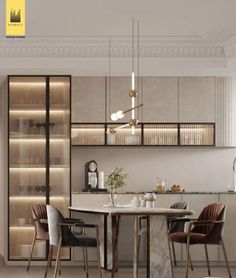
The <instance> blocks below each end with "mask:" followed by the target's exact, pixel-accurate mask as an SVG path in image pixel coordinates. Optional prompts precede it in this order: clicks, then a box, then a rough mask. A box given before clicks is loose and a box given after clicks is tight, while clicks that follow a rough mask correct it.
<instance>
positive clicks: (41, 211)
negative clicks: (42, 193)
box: [32, 203, 48, 237]
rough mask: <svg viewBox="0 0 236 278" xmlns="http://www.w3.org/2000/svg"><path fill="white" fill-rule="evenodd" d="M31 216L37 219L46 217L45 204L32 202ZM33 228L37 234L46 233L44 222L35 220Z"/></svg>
mask: <svg viewBox="0 0 236 278" xmlns="http://www.w3.org/2000/svg"><path fill="white" fill-rule="evenodd" d="M32 216H33V219H34V220H37V219H47V209H46V205H45V204H43V203H38V204H34V205H33V206H32ZM35 228H36V232H37V235H38V236H39V237H40V235H42V234H45V233H48V225H47V224H44V223H40V222H39V221H35Z"/></svg>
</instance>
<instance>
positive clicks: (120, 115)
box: [108, 18, 143, 135]
mask: <svg viewBox="0 0 236 278" xmlns="http://www.w3.org/2000/svg"><path fill="white" fill-rule="evenodd" d="M109 60H110V44H109ZM134 60H135V41H134V18H133V19H132V71H131V90H130V91H129V93H128V96H129V97H130V98H131V108H129V109H126V110H125V111H122V110H119V111H117V112H115V113H112V114H111V116H110V118H111V120H112V121H114V122H115V121H118V120H120V119H122V118H124V116H125V114H127V113H129V112H131V119H130V120H129V122H128V123H127V124H124V125H121V126H118V127H116V128H110V129H109V130H108V132H110V133H112V134H114V133H116V130H118V129H121V128H124V127H127V126H130V127H131V134H132V135H134V134H135V127H136V126H137V125H138V120H137V119H136V117H135V110H136V109H139V108H141V107H143V104H139V105H136V98H137V96H138V91H137V90H136V89H135V79H136V76H135V63H134ZM109 65H110V62H109ZM137 68H138V76H139V21H138V22H137ZM138 81H139V79H138ZM138 83H139V82H138Z"/></svg>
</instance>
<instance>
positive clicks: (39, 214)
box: [27, 203, 49, 271]
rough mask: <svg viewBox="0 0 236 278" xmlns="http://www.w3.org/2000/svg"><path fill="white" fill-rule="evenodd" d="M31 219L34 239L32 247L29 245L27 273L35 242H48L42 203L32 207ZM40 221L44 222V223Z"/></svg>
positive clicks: (44, 207)
mask: <svg viewBox="0 0 236 278" xmlns="http://www.w3.org/2000/svg"><path fill="white" fill-rule="evenodd" d="M32 217H33V222H34V228H35V229H34V237H33V241H32V245H31V251H30V256H29V261H28V265H27V271H29V268H30V264H31V260H32V256H33V252H34V247H35V243H36V241H47V240H49V234H48V225H47V223H46V220H47V210H46V205H45V204H43V203H38V204H34V205H33V206H32ZM42 220H45V221H44V223H43V221H42Z"/></svg>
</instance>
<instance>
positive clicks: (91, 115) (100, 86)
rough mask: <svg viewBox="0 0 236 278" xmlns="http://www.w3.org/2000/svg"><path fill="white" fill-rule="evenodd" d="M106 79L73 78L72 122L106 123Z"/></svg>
mask: <svg viewBox="0 0 236 278" xmlns="http://www.w3.org/2000/svg"><path fill="white" fill-rule="evenodd" d="M105 81H106V80H105V77H74V78H72V90H73V91H72V122H80V123H83V122H105V86H106V85H105Z"/></svg>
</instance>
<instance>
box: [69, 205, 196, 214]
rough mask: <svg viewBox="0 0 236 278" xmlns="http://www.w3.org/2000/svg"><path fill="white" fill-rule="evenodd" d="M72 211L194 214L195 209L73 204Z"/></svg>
mask: <svg viewBox="0 0 236 278" xmlns="http://www.w3.org/2000/svg"><path fill="white" fill-rule="evenodd" d="M69 209H70V210H72V211H79V212H86V213H99V214H108V215H121V214H126V215H175V216H184V215H192V214H193V211H191V210H185V209H167V208H134V207H119V206H118V207H105V206H97V207H96V206H91V207H90V206H72V207H69Z"/></svg>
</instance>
